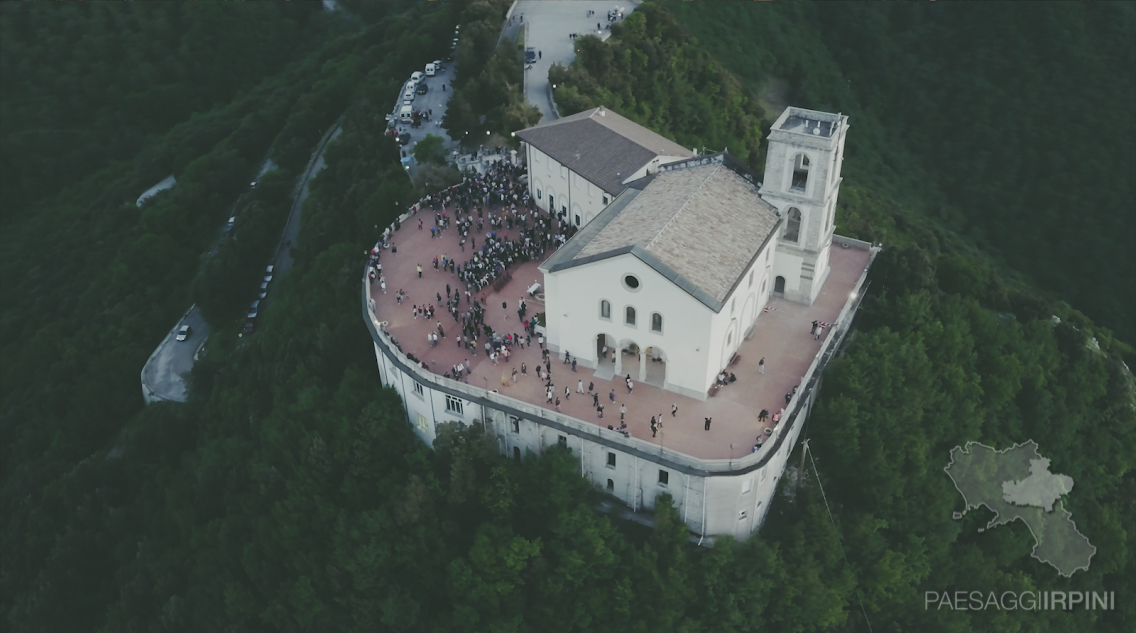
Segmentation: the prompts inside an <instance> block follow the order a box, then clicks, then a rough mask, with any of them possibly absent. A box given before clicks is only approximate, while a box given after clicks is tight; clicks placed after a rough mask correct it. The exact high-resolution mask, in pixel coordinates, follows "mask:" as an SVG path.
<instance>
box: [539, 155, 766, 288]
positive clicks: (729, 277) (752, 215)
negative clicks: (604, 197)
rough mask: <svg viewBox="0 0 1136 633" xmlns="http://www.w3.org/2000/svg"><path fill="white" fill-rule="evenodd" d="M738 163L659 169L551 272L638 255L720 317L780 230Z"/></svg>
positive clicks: (555, 260)
mask: <svg viewBox="0 0 1136 633" xmlns="http://www.w3.org/2000/svg"><path fill="white" fill-rule="evenodd" d="M733 163H734V160H733V159H732V158H729V157H727V156H726V155H724V154H716V155H714V156H709V157H704V158H695V159H691V160H686V161H681V162H678V163H671V164H670V165H666V166H665V167H663V168H660V171H659V173H658V174H656V175H654V176H652V177H650V178H649V179H644V183H642V184H641V183H638V182H637V183H633V184H634V185H641V190H640V187H639V186H635V187H632V188H631V189H628V191H626V192H625V193H624V194H622V195H621V196H620V197H619V198H616V200H615V201H613V202H612V205H611V206H610V207H608V209H607V210H605V211H604V212H603V213H601V214H600V216H599V217H597V218H596V219H595V220H593V221H592V222H591V223H589V225H588V226H586V227H584V230H582V231H581V232H580V233H579V234H578V235H577V236H576V237H574V238H573V239H572V240H570V241H569V242H568V244H566V245H565V246H564V248H562V249H561V252H562V253H563V255H561V252H558V253H557V255H555V256H553V257H552V258H551V259H550V260H549V261H548V263H546V264H545V267H546V268H547V269H548V270H551V271H555V270H560V269H563V268H568V267H571V266H574V265H579V264H582V263H587V262H591V261H596V260H598V259H605V258H607V257H614V256H616V255H620V254H623V253H632V254H634V255H635V256H636V257H639V258H640V259H642V260H643V261H644V262H646V263H648V264H649V265H651V266H652V267H654V268H655V269H656V270H658V271H659V272H660V273H661V274H663V275H664V276H666V277H668V278H670V279H672V280H673V281H674V282H675V283H676V284H678V285H679V286H681V287H683V288H684V289H685V290H687V292H690V293H691V294H692V295H694V296H695V297H697V298H698V299H699V300H701V301H702V302H703V303H705V304H706V305H708V306H710V307H711V308H712V309H714V310H719V309H721V306H722V304H723V303H724V302H725V300H726V297H728V296H729V295H730V292H731V291H732V290H733V288H734V286H735V285H736V284H737V283H738V282H739V280H740V278H741V275H742V274H743V273H744V272H745V271H746V270H747V269H748V268H749V266H750V263H751V262H752V261H753V260H754V258H755V257H756V256H757V254H758V253H759V252H760V251H761V249H762V247H763V246H764V245H765V244H766V242H768V241H769V240H770V239H772V237H773V235H774V231H775V230H776V228H777V226H778V224H779V222H780V217H779V216H778V215H777V212H776V210H775V209H774V208H773V207H772V205H770V204H769V203H767V202H765V201H764V200H762V199H761V197H760V196H758V193H757V188H756V186H755V185H754V184H753V182H752V180H748V179H747V178H745V177H743V176H742V175H740V174H739V172H738V171H737V169H738V166H737V165H734V164H733ZM751 178H752V176H751ZM593 225H594V228H593ZM573 242H576V244H573ZM570 247H571V248H570Z"/></svg>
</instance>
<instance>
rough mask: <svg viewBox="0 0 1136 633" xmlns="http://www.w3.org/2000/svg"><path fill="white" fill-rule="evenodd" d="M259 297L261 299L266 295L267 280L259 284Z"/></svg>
mask: <svg viewBox="0 0 1136 633" xmlns="http://www.w3.org/2000/svg"><path fill="white" fill-rule="evenodd" d="M259 296H260V298H261V299H263V298H265V297H267V296H268V282H267V281H264V282H261V284H260V295H259Z"/></svg>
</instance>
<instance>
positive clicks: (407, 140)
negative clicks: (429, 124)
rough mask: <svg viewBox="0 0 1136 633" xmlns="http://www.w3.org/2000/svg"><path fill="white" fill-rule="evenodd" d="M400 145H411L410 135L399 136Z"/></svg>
mask: <svg viewBox="0 0 1136 633" xmlns="http://www.w3.org/2000/svg"><path fill="white" fill-rule="evenodd" d="M398 144H399V145H409V144H410V135H409V134H407V133H406V132H403V133H402V134H399V135H398Z"/></svg>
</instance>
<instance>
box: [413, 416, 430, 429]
mask: <svg viewBox="0 0 1136 633" xmlns="http://www.w3.org/2000/svg"><path fill="white" fill-rule="evenodd" d="M415 426H417V427H418V430H419V431H422V432H423V433H428V432H429V431H430V421H429V420H427V419H426V416H424V415H422V414H421V413H419V414H418V423H417V424H416V425H415Z"/></svg>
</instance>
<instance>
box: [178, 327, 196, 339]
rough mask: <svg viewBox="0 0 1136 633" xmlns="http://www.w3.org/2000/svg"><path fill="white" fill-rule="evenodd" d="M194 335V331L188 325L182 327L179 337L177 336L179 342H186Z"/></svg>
mask: <svg viewBox="0 0 1136 633" xmlns="http://www.w3.org/2000/svg"><path fill="white" fill-rule="evenodd" d="M192 333H193V329H192V328H190V327H189V326H188V325H183V326H181V329H180V330H178V335H177V340H178V342H181V341H184V340H185V339H187V338H189V335H190V334H192Z"/></svg>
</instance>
